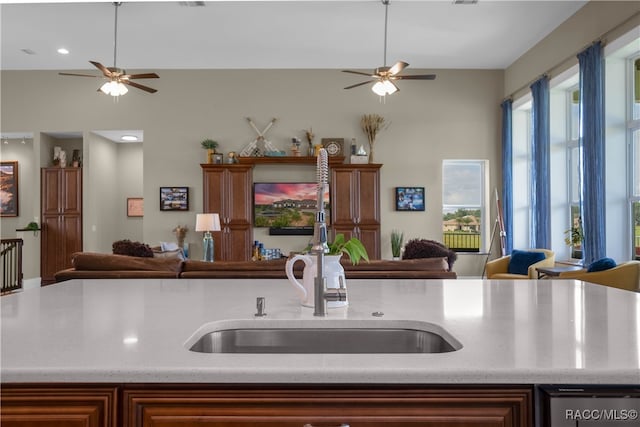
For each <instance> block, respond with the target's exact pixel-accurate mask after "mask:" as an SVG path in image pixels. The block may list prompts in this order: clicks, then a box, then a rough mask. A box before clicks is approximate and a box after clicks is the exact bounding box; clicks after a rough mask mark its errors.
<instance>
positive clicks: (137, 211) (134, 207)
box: [127, 197, 144, 216]
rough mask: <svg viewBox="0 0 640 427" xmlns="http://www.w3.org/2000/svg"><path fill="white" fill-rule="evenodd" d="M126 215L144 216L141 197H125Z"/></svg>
mask: <svg viewBox="0 0 640 427" xmlns="http://www.w3.org/2000/svg"><path fill="white" fill-rule="evenodd" d="M127 216H144V199H143V198H142V197H128V198H127Z"/></svg>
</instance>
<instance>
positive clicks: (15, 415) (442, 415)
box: [0, 384, 533, 427]
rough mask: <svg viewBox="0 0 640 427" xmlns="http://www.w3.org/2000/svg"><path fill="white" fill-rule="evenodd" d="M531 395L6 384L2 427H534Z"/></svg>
mask: <svg viewBox="0 0 640 427" xmlns="http://www.w3.org/2000/svg"><path fill="white" fill-rule="evenodd" d="M532 395H533V387H531V386H526V385H510V386H482V385H456V386H446V385H439V386H418V385H415V386H412V385H406V386H401V385H388V386H385V385H372V386H363V385H359V386H358V385H343V386H336V385H327V386H323V385H313V386H307V385H299V386H295V385H270V386H265V385H255V386H225V385H206V384H176V385H172V384H131V385H129V384H79V385H64V384H62V385H56V384H52V385H44V384H43V385H34V386H32V385H19V384H18V385H16V384H3V385H2V394H1V404H2V415H1V416H0V421H1V422H2V426H3V427H5V426H6V427H27V426H33V425H37V426H41V427H59V426H65V427H67V426H69V427H75V426H78V427H80V426H82V427H98V426H100V427H115V426H116V425H118V426H123V427H223V426H224V427H250V426H261V427H303V426H323V427H327V426H332V427H333V426H341V425H349V426H350V427H374V426H389V427H405V426H406V427H419V426H420V427H421V426H434V427H435V426H437V427H464V426H468V427H505V426H509V427H532V426H533V398H532Z"/></svg>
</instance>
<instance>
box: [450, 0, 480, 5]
mask: <svg viewBox="0 0 640 427" xmlns="http://www.w3.org/2000/svg"><path fill="white" fill-rule="evenodd" d="M477 3H478V0H453V4H477Z"/></svg>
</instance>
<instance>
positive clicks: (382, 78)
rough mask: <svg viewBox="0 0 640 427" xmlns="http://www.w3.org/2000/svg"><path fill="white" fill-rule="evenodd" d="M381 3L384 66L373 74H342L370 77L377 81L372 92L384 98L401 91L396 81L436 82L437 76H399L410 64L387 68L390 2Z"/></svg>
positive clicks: (355, 85)
mask: <svg viewBox="0 0 640 427" xmlns="http://www.w3.org/2000/svg"><path fill="white" fill-rule="evenodd" d="M381 2H382V4H383V5H384V58H383V60H384V66H382V67H378V68H376V69H375V70H374V72H373V74H367V73H362V72H360V71H351V70H342V72H344V73H351V74H358V75H361V76H368V77H370V78H371V79H373V81H375V83H374V84H373V86H372V87H371V90H372V91H373V93H375V94H376V95H378V96H382V97H384V96H387V95H391V94H393V93H396V92H398V91H399V90H400V89H399V88H398V86H396V84H395V83H394V80H403V79H408V80H434V79H435V78H436V76H435V74H421V75H407V76H402V75H399V74H398V73H400V72H401V71H402V70H403V69H405V68H406V67H408V66H409V64H408V63H407V62H404V61H398V62H396V63H395V64H394V65H393V66H391V67H388V66H387V24H388V21H389V19H388V18H389V14H388V11H389V0H381ZM370 82H371V80H369V81H365V82H360V83H356V84H354V85H351V86H347V87H345V89H353V88H354V87H358V86H362V85H366V84H367V83H370Z"/></svg>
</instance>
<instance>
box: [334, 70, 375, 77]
mask: <svg viewBox="0 0 640 427" xmlns="http://www.w3.org/2000/svg"><path fill="white" fill-rule="evenodd" d="M342 72H343V73H351V74H358V75H360V76H369V77H376V76H375V75H374V74H370V73H362V72H360V71H351V70H342Z"/></svg>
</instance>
